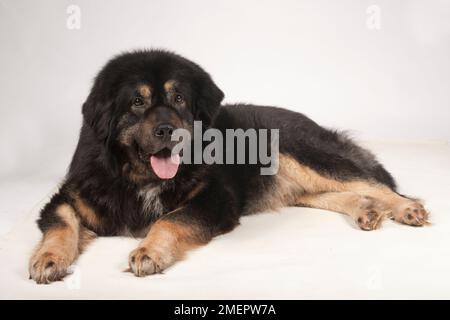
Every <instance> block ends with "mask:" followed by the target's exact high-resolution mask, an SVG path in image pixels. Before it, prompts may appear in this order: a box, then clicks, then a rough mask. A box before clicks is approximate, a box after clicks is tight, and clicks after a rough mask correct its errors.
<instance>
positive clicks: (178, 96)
mask: <svg viewBox="0 0 450 320" xmlns="http://www.w3.org/2000/svg"><path fill="white" fill-rule="evenodd" d="M183 101H184V98H183V96H182V95H181V94H177V95H176V96H175V102H176V103H182V102H183Z"/></svg>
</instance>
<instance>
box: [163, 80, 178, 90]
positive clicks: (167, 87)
mask: <svg viewBox="0 0 450 320" xmlns="http://www.w3.org/2000/svg"><path fill="white" fill-rule="evenodd" d="M175 83H176V81H175V80H168V81H166V82H165V83H164V90H165V91H166V92H171V91H174V89H175Z"/></svg>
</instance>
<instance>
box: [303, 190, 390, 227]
mask: <svg viewBox="0 0 450 320" xmlns="http://www.w3.org/2000/svg"><path fill="white" fill-rule="evenodd" d="M297 205H299V206H304V207H312V208H317V209H325V210H330V211H335V212H339V213H343V214H347V215H349V216H350V217H351V218H353V220H354V221H355V223H356V224H357V225H358V227H360V228H361V229H362V230H374V229H376V228H378V227H379V226H380V225H381V222H382V220H383V218H384V217H385V216H387V215H388V214H389V210H388V209H387V208H386V206H385V205H384V204H383V203H382V202H380V201H378V200H376V199H375V198H372V197H369V196H363V195H359V194H357V193H354V192H323V193H317V194H304V195H302V196H300V197H299V198H298V199H297Z"/></svg>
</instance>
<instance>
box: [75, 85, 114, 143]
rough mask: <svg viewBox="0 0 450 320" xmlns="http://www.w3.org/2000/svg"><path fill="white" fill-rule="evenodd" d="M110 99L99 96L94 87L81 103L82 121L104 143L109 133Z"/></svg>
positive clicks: (110, 117)
mask: <svg viewBox="0 0 450 320" xmlns="http://www.w3.org/2000/svg"><path fill="white" fill-rule="evenodd" d="M111 109H112V101H111V100H107V99H104V98H103V97H100V96H99V95H98V94H97V93H96V90H95V88H94V89H93V90H92V91H91V93H90V94H89V96H88V98H87V99H86V102H85V103H84V104H83V108H82V113H83V117H84V123H85V124H86V125H87V126H89V127H90V128H91V129H92V130H93V131H94V133H95V136H96V138H97V139H98V140H99V141H100V142H102V143H106V140H107V139H108V137H109V136H110V134H111V120H112V110H111Z"/></svg>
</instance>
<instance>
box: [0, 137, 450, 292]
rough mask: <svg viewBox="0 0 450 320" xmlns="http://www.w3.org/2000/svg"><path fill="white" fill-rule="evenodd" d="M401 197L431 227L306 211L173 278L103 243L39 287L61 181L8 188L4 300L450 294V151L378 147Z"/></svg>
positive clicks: (248, 223) (192, 260)
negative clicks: (144, 271) (408, 198)
mask: <svg viewBox="0 0 450 320" xmlns="http://www.w3.org/2000/svg"><path fill="white" fill-rule="evenodd" d="M369 147H370V148H371V149H372V150H374V151H375V152H376V153H377V154H378V156H379V158H380V159H381V160H382V162H383V163H385V165H386V167H387V168H388V169H389V170H390V171H391V172H392V173H393V174H394V176H395V177H396V178H397V180H398V182H399V185H400V191H401V192H403V193H405V194H408V195H414V196H418V197H421V198H423V199H424V200H425V201H426V205H427V207H428V208H429V210H430V211H431V213H432V215H431V222H432V225H431V226H428V227H424V228H413V227H408V226H404V225H399V224H396V223H394V222H391V221H386V222H385V223H384V224H383V227H382V228H381V229H379V230H376V231H372V232H364V231H360V230H358V229H356V228H355V226H354V224H353V223H352V221H351V220H350V219H349V218H347V217H345V216H343V215H340V214H336V213H332V212H326V211H320V210H315V209H307V208H286V209H283V210H282V211H281V212H280V213H264V214H260V215H257V216H252V217H245V218H243V219H242V225H241V226H240V227H238V228H237V229H236V230H235V231H233V232H232V233H229V234H226V235H223V236H221V237H218V238H217V239H215V240H213V241H212V243H211V244H209V245H208V246H206V247H204V248H201V249H199V250H196V251H195V252H193V253H192V254H190V256H189V257H188V259H186V260H185V261H183V262H180V263H179V264H177V265H176V266H174V267H173V268H171V269H169V270H167V271H166V272H165V274H162V275H156V276H151V277H147V278H136V277H134V276H132V275H131V274H129V273H124V272H123V270H124V269H125V268H126V266H127V256H128V253H129V251H131V250H132V249H133V248H134V247H135V246H136V245H137V243H138V240H136V239H129V238H102V239H99V240H97V241H96V242H95V243H94V244H92V245H91V246H90V247H89V248H88V250H87V252H86V253H84V254H83V255H82V256H81V258H80V259H79V260H78V261H77V263H76V266H75V267H74V270H75V273H74V274H73V275H72V276H70V277H68V278H67V279H66V280H65V281H64V282H58V283H53V284H51V285H47V286H44V285H36V284H35V283H33V282H32V281H31V280H28V273H27V260H28V256H29V253H30V251H31V250H32V248H33V246H34V245H35V243H36V242H37V241H38V240H39V237H40V234H39V232H38V230H37V227H36V225H35V222H34V221H35V220H36V218H37V215H38V211H39V208H40V207H41V206H42V205H43V203H44V202H40V203H39V201H40V200H41V199H45V198H46V197H47V196H48V193H49V192H50V191H51V190H52V189H53V187H54V185H55V179H43V180H40V181H39V182H33V181H29V180H22V181H20V180H19V181H2V182H1V183H0V195H1V199H0V200H1V209H0V210H1V212H0V234H1V235H2V237H1V239H0V261H1V263H0V298H3V299H4V298H27V299H33V298H64V299H65V298H67V299H79V298H93V299H99V298H138V299H140V298H142V299H166V298H171V299H178V298H187V299H214V298H230V299H240V298H251V299H257V298H273V299H278V298H286V299H302V298H307V299H309V298H332V299H334V298H361V299H364V298H388V299H390V298H447V299H448V298H450V276H449V270H450V203H449V196H450V183H449V181H450V148H449V146H448V145H446V144H395V143H391V144H383V143H372V144H369Z"/></svg>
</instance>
